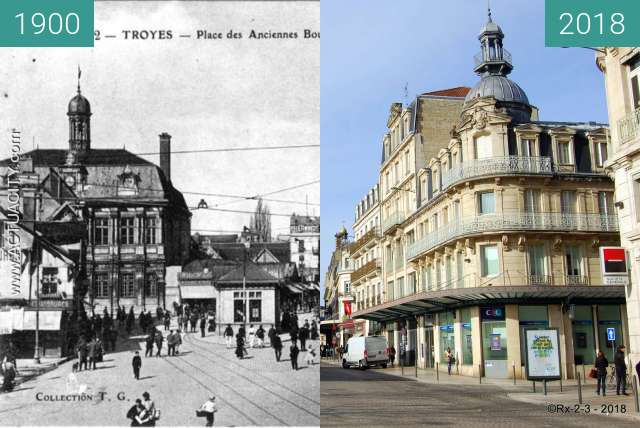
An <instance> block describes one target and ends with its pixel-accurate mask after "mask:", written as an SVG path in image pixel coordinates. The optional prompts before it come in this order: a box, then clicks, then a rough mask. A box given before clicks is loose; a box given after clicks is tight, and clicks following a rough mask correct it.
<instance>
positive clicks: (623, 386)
mask: <svg viewBox="0 0 640 428" xmlns="http://www.w3.org/2000/svg"><path fill="white" fill-rule="evenodd" d="M625 351H626V348H625V346H624V345H620V346H618V347H617V348H616V352H615V354H614V355H613V366H614V368H615V374H616V394H617V395H620V394H622V395H629V394H628V393H627V362H626V361H625V355H624V353H625ZM608 368H609V360H607V357H605V356H604V352H602V351H598V356H597V357H596V361H595V364H594V370H595V372H596V373H595V375H596V378H597V379H598V383H597V386H596V394H598V395H600V392H601V391H602V395H603V396H605V395H607V391H606V384H607V369H608ZM636 372H637V373H638V377H639V378H640V362H638V363H637V364H636ZM621 390H622V392H620V391H621Z"/></svg>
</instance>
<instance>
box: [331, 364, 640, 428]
mask: <svg viewBox="0 0 640 428" xmlns="http://www.w3.org/2000/svg"><path fill="white" fill-rule="evenodd" d="M320 378H321V381H322V384H321V400H322V412H321V416H322V425H323V426H336V427H337V426H341V427H342V426H380V427H382V426H403V427H409V426H439V427H443V426H451V427H459V426H474V427H478V426H491V427H495V426H508V427H531V426H536V427H544V426H549V427H551V426H553V427H603V426H616V427H633V426H638V421H637V420H634V419H632V418H628V419H627V418H622V417H616V418H613V417H612V416H604V415H598V414H595V413H596V412H595V411H592V412H591V413H590V414H588V415H585V414H575V413H573V412H570V413H566V414H560V413H551V412H549V411H548V410H547V405H546V404H545V403H541V404H532V403H526V402H520V401H516V400H512V399H511V398H509V395H508V391H507V390H506V389H505V388H502V387H500V386H495V385H469V384H466V385H465V384H461V385H452V384H439V385H435V384H428V383H424V382H418V381H415V380H413V379H411V378H408V377H401V376H397V375H392V374H388V373H386V372H385V371H384V370H382V369H370V370H366V371H361V370H358V369H348V370H345V369H343V368H341V367H339V366H338V365H335V364H327V363H324V362H323V364H322V367H321V369H320ZM550 403H551V402H550ZM550 403H549V404H550ZM594 407H595V406H594ZM627 411H628V412H631V411H632V409H629V406H628V407H627Z"/></svg>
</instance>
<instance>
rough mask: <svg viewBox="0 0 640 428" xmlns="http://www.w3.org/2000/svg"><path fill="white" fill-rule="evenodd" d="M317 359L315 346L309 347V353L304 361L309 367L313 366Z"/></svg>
mask: <svg viewBox="0 0 640 428" xmlns="http://www.w3.org/2000/svg"><path fill="white" fill-rule="evenodd" d="M315 358H316V351H315V350H314V349H313V345H309V352H307V355H306V356H305V358H304V360H305V362H306V363H307V365H308V366H312V365H313V362H314V360H315Z"/></svg>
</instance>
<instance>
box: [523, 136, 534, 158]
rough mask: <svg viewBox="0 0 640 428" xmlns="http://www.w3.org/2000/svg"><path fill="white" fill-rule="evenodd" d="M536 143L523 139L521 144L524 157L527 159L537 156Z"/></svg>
mask: <svg viewBox="0 0 640 428" xmlns="http://www.w3.org/2000/svg"><path fill="white" fill-rule="evenodd" d="M535 143H536V142H535V140H532V139H523V140H522V141H521V142H520V148H521V151H522V156H525V157H532V156H535Z"/></svg>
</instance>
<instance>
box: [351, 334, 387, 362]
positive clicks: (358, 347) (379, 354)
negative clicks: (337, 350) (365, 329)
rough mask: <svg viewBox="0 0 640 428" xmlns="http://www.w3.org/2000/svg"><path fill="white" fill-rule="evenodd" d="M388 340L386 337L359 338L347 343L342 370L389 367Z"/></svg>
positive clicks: (353, 338)
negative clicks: (352, 367) (356, 367)
mask: <svg viewBox="0 0 640 428" xmlns="http://www.w3.org/2000/svg"><path fill="white" fill-rule="evenodd" d="M388 360H389V357H388V355H387V338H386V337H384V336H359V337H352V338H350V339H349V340H348V341H347V346H346V348H345V350H344V354H343V355H342V368H345V369H347V368H349V367H351V366H358V367H359V368H360V369H362V370H365V369H367V368H369V367H371V366H382V367H383V368H386V367H387V361H388Z"/></svg>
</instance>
